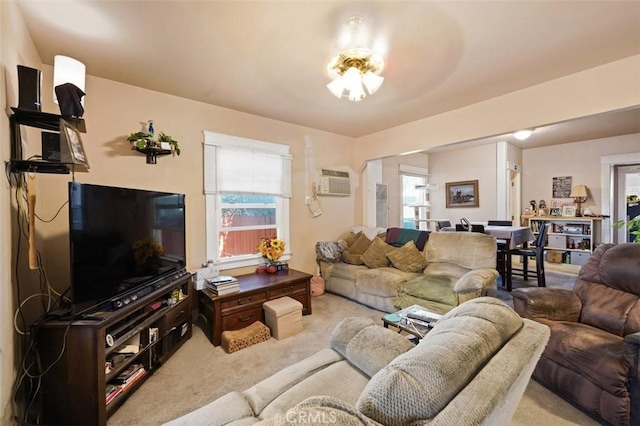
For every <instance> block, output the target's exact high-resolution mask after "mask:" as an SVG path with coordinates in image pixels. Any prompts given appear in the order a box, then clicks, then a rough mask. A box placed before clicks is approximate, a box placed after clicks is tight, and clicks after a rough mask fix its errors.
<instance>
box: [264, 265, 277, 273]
mask: <svg viewBox="0 0 640 426" xmlns="http://www.w3.org/2000/svg"><path fill="white" fill-rule="evenodd" d="M276 272H278V267H277V266H276V265H274V264H273V263H270V264H269V265H267V274H275V273H276Z"/></svg>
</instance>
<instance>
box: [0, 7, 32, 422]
mask: <svg viewBox="0 0 640 426" xmlns="http://www.w3.org/2000/svg"><path fill="white" fill-rule="evenodd" d="M0 43H1V46H0V53H1V55H0V65H1V66H0V68H1V75H0V104H1V105H2V106H3V107H4V109H5V111H6V115H5V116H4V117H2V118H1V119H0V141H2V143H0V153H1V154H2V159H3V160H7V159H9V156H10V152H11V150H10V144H9V140H10V132H9V119H8V116H9V114H11V110H10V109H9V107H10V106H17V103H18V72H17V68H16V66H17V65H18V64H20V65H26V66H29V67H33V68H39V67H40V58H39V56H38V53H37V52H36V49H35V46H34V45H33V42H32V40H31V36H30V35H29V33H28V32H27V29H26V26H25V24H24V21H23V19H22V16H21V15H20V13H19V11H18V9H17V7H16V3H15V2H4V1H3V2H0ZM13 194H14V192H13V191H11V190H10V188H9V185H8V184H7V181H6V180H5V179H3V183H2V185H0V200H2V202H1V203H0V206H1V208H0V235H1V236H2V242H1V243H0V262H1V265H0V404H1V405H0V408H1V409H2V413H1V415H0V416H1V419H2V420H0V423H2V424H9V423H10V418H11V404H10V402H11V395H12V387H13V382H14V376H15V374H16V371H18V369H17V364H18V361H17V360H18V359H19V356H20V353H21V349H20V347H21V345H20V341H19V339H18V338H17V334H16V333H14V330H13V313H14V310H15V306H16V305H15V298H16V296H15V291H16V287H17V285H16V281H15V278H14V266H15V264H14V260H15V250H16V247H15V245H14V244H12V241H14V239H15V237H16V235H17V230H16V229H15V227H14V226H13V224H14V223H15V213H16V204H15V202H14V201H13V197H12V195H13ZM25 242H26V241H24V240H23V247H24V243H25ZM23 252H24V251H23ZM24 265H25V262H24V261H23V262H21V263H20V269H21V270H24ZM20 278H21V281H20V291H21V295H22V296H23V297H26V296H28V295H30V294H32V293H33V292H35V291H36V290H35V289H34V282H35V276H34V273H33V272H30V271H26V272H23V273H22V274H21V276H20ZM34 302H35V303H36V304H37V303H38V300H37V299H35V298H34V299H32V301H31V303H34ZM26 307H27V308H28V304H27V306H26Z"/></svg>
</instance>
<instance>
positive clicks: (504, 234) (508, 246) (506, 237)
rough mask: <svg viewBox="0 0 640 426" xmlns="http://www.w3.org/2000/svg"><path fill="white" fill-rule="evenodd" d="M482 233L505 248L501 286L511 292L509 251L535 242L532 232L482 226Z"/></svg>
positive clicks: (514, 228)
mask: <svg viewBox="0 0 640 426" xmlns="http://www.w3.org/2000/svg"><path fill="white" fill-rule="evenodd" d="M455 230H456V228H455V227H453V226H452V227H445V228H442V229H441V231H455ZM484 233H485V234H487V235H491V236H492V237H495V238H496V240H498V242H500V243H503V244H504V247H505V274H504V277H503V278H504V281H505V282H503V283H502V284H503V285H504V286H505V287H506V289H507V291H511V288H512V279H511V272H512V262H511V250H513V249H515V248H516V247H519V246H522V247H527V246H528V245H529V242H530V241H533V240H535V236H534V235H533V231H531V228H529V227H528V226H499V225H484Z"/></svg>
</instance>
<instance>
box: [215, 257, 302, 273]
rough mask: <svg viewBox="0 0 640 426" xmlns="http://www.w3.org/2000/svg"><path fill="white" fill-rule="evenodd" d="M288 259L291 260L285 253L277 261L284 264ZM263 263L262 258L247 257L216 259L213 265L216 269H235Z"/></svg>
mask: <svg viewBox="0 0 640 426" xmlns="http://www.w3.org/2000/svg"><path fill="white" fill-rule="evenodd" d="M289 259H291V253H285V254H283V255H282V257H280V259H278V261H280V262H286V261H288V260H289ZM265 263H266V259H265V258H264V257H262V256H247V257H236V258H230V259H218V260H216V261H215V262H214V265H215V266H216V267H217V268H218V269H236V268H246V267H250V266H258V265H264V264H265Z"/></svg>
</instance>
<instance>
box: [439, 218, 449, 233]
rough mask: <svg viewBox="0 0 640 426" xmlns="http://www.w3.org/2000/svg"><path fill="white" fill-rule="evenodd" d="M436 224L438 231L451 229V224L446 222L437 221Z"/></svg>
mask: <svg viewBox="0 0 640 426" xmlns="http://www.w3.org/2000/svg"><path fill="white" fill-rule="evenodd" d="M437 224H438V231H440V230H442V228H450V227H451V222H450V221H448V220H439V221H438V222H437Z"/></svg>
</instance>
